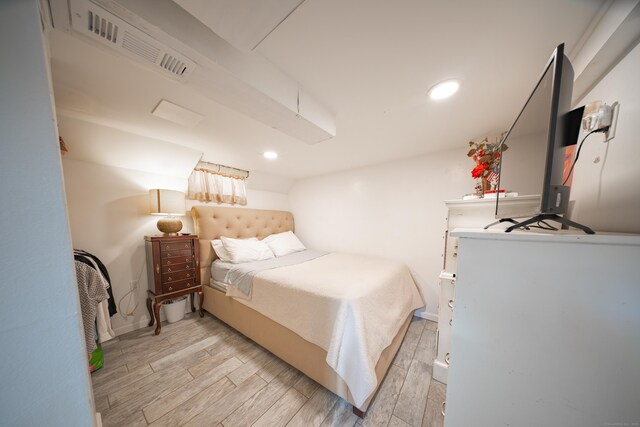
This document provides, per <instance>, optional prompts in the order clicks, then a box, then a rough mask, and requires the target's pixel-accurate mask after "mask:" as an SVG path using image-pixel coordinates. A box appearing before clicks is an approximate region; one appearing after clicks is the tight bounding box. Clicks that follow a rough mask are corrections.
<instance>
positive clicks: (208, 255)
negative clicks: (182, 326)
mask: <svg viewBox="0 0 640 427" xmlns="http://www.w3.org/2000/svg"><path fill="white" fill-rule="evenodd" d="M191 217H192V218H193V226H194V232H195V234H196V235H197V236H198V240H199V242H200V280H201V283H202V284H203V285H208V284H209V278H210V277H211V263H212V262H213V261H214V260H215V259H216V258H217V257H216V254H215V252H214V251H213V248H212V247H211V241H212V240H214V239H219V238H220V236H226V237H233V238H234V239H246V238H249V237H257V238H258V239H264V238H265V237H267V236H268V235H270V234H275V233H282V232H285V231H289V230H291V231H293V215H292V214H291V212H285V211H267V210H262V209H244V208H223V207H219V206H194V207H192V208H191Z"/></svg>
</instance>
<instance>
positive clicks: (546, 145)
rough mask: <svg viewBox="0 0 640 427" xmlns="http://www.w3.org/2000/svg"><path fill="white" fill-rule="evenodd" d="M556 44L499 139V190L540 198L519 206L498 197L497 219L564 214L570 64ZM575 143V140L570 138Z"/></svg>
mask: <svg viewBox="0 0 640 427" xmlns="http://www.w3.org/2000/svg"><path fill="white" fill-rule="evenodd" d="M563 50H564V45H560V46H558V47H557V48H556V50H555V51H554V53H553V55H552V56H551V59H550V60H549V62H548V63H547V65H546V67H545V69H544V72H543V74H542V77H541V78H540V80H539V81H538V83H537V85H536V86H535V88H534V90H533V92H532V93H531V95H530V97H529V99H528V100H527V102H526V104H525V106H524V108H523V109H522V111H521V112H520V114H519V115H518V117H517V118H516V120H515V122H514V123H513V125H512V126H511V128H510V129H509V131H508V132H507V135H506V136H505V138H504V139H503V141H502V143H503V144H506V145H507V146H508V147H509V148H508V150H506V151H503V152H502V153H501V156H502V157H501V159H500V174H499V183H498V188H499V190H505V191H507V192H509V191H513V192H517V193H518V195H519V196H536V197H538V198H539V199H540V203H539V204H537V207H536V208H531V206H532V205H531V204H528V205H524V204H523V205H520V206H518V204H506V203H500V199H497V201H496V218H523V217H533V216H536V215H539V214H547V213H554V214H562V213H565V212H566V209H567V205H568V202H569V200H568V199H569V187H567V186H566V185H563V183H562V175H563V173H562V169H563V166H564V163H565V152H566V145H567V142H566V141H565V139H566V138H565V134H564V133H563V132H564V121H565V117H566V115H567V113H568V112H569V108H570V100H571V93H572V90H573V69H572V67H571V64H570V63H569V60H568V59H567V58H566V57H565V56H564V53H563ZM574 143H575V142H574Z"/></svg>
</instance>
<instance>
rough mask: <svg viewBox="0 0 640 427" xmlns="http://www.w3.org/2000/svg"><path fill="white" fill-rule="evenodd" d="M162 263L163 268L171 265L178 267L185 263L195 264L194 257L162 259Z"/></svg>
mask: <svg viewBox="0 0 640 427" xmlns="http://www.w3.org/2000/svg"><path fill="white" fill-rule="evenodd" d="M160 263H161V264H162V265H163V266H165V265H166V266H169V265H172V266H174V265H178V264H184V263H187V264H189V263H191V264H193V256H179V257H173V258H162V261H160Z"/></svg>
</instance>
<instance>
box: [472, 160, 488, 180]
mask: <svg viewBox="0 0 640 427" xmlns="http://www.w3.org/2000/svg"><path fill="white" fill-rule="evenodd" d="M488 167H489V165H488V164H487V163H478V164H477V165H476V167H475V168H473V170H472V171H471V176H472V177H473V178H480V177H481V176H482V175H483V173H484V171H485V170H487V168H488Z"/></svg>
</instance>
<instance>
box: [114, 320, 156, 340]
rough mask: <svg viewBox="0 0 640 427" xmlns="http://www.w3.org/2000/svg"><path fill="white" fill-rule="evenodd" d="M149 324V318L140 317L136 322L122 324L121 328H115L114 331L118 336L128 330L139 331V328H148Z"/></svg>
mask: <svg viewBox="0 0 640 427" xmlns="http://www.w3.org/2000/svg"><path fill="white" fill-rule="evenodd" d="M148 325H149V319H140V320H138V321H137V322H135V323H130V324H128V325H122V326H120V327H119V328H115V329H114V330H113V332H114V333H115V334H116V336H119V335H122V334H126V333H127V332H132V331H137V330H138V329H142V328H146V327H148Z"/></svg>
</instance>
